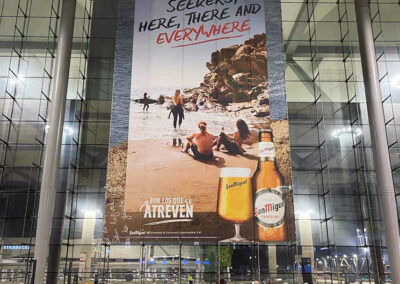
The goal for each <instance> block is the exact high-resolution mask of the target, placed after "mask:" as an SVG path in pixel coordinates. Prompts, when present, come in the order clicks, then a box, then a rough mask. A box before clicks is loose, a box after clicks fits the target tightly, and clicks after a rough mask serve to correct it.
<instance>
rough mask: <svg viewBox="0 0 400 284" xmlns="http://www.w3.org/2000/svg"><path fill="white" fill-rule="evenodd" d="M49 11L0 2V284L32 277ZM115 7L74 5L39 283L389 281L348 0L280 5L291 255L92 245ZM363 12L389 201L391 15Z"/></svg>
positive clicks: (391, 11) (393, 109)
mask: <svg viewBox="0 0 400 284" xmlns="http://www.w3.org/2000/svg"><path fill="white" fill-rule="evenodd" d="M61 3H62V1H61V0H0V88H1V89H0V108H1V112H2V113H1V117H0V282H5V283H31V276H32V273H33V270H34V269H33V268H34V263H33V262H32V259H33V251H34V245H35V231H36V219H37V211H38V208H37V207H38V204H39V203H38V198H39V191H40V178H41V171H42V166H43V164H42V160H43V150H44V148H45V145H46V131H47V129H46V125H47V121H48V112H49V105H50V103H51V98H52V82H53V76H54V64H55V58H56V56H57V50H56V40H57V35H58V33H59V15H60V9H61ZM124 3H126V2H125V1H122V0H120V1H117V0H108V1H105V0H78V1H77V9H76V19H75V28H74V38H73V50H72V58H71V69H70V74H69V85H68V97H67V108H66V113H65V123H64V136H63V145H62V156H61V165H60V174H59V176H58V179H57V201H56V209H55V215H54V219H53V228H52V237H51V244H50V255H49V265H48V273H47V278H48V279H53V281H54V282H52V283H55V282H56V281H58V282H60V283H61V282H66V283H72V282H71V281H74V282H73V283H87V282H88V281H96V280H97V279H98V280H99V281H100V282H107V283H116V282H121V281H128V282H140V283H142V282H158V283H176V282H179V283H181V282H188V281H189V280H190V279H191V278H193V281H194V282H196V283H200V282H201V283H203V282H209V283H211V282H215V281H218V279H219V278H220V277H223V278H224V279H225V280H226V281H227V282H232V281H239V282H250V281H263V282H264V283H306V282H307V281H308V282H310V281H309V280H307V279H305V278H304V279H303V275H302V270H301V269H302V266H301V264H302V262H303V264H304V262H305V261H307V259H309V262H310V268H311V270H310V272H311V273H310V274H306V275H305V276H304V277H311V278H313V280H314V283H351V281H353V280H354V281H358V282H359V283H361V281H362V283H379V282H378V279H380V281H381V282H380V283H385V282H390V269H391V268H390V266H389V263H388V257H387V252H386V247H385V246H386V244H385V239H384V236H383V228H382V216H381V213H380V208H379V205H378V200H377V190H376V180H375V176H374V175H375V173H374V162H373V155H372V148H371V137H370V131H369V122H368V114H367V105H366V99H365V92H364V81H363V75H362V67H361V59H360V52H359V43H358V34H357V24H356V18H355V8H354V1H347V0H340V1H331V0H320V1H317V0H315V1H295V0H294V1H288V0H282V3H281V5H282V18H283V19H282V20H283V36H284V52H285V56H286V62H285V63H286V65H285V74H286V87H287V98H288V108H289V122H290V141H291V153H292V154H291V156H292V167H293V188H294V206H295V215H296V232H297V241H296V242H295V243H285V244H279V245H266V244H257V243H254V244H250V245H234V246H233V245H216V244H212V243H202V242H201V241H199V242H194V243H192V244H188V243H180V242H179V241H171V242H168V243H157V244H154V243H151V244H150V243H141V244H138V243H130V242H129V240H123V241H122V242H120V243H119V244H115V245H110V244H106V243H103V242H102V231H103V208H104V203H105V198H106V197H105V188H104V187H105V183H106V167H107V155H108V140H109V127H110V116H111V99H112V90H113V68H114V53H115V52H114V51H115V42H116V37H117V26H118V9H119V6H121V7H122V8H123V5H124ZM370 10H371V17H372V26H373V32H374V42H375V48H376V60H377V62H378V67H379V76H380V84H381V90H382V100H383V101H382V103H383V106H384V112H385V122H386V133H387V139H388V145H389V152H390V159H391V166H392V172H393V178H394V182H395V190H396V199H398V198H399V193H400V160H399V148H398V147H399V145H398V134H397V132H398V130H400V128H399V123H400V122H399V121H400V117H399V115H400V108H399V105H400V104H399V103H400V73H399V71H398V70H400V50H399V46H400V34H399V32H398V31H399V30H400V29H399V25H400V5H399V3H398V2H397V1H392V0H373V1H371V2H370ZM399 210H400V207H399V206H398V211H399ZM302 259H303V260H302ZM57 267H58V270H57ZM304 267H306V268H307V266H303V268H304ZM75 281H77V282H75ZM340 281H341V282H340ZM346 281H347V282H346Z"/></svg>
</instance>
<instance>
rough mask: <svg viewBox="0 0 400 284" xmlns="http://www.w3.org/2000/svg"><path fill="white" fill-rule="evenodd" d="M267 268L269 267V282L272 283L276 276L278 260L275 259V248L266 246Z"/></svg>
mask: <svg viewBox="0 0 400 284" xmlns="http://www.w3.org/2000/svg"><path fill="white" fill-rule="evenodd" d="M268 267H269V271H268V272H269V277H268V278H269V281H271V282H274V280H275V279H276V278H277V276H278V273H277V272H278V269H277V267H278V260H277V257H276V246H275V245H268Z"/></svg>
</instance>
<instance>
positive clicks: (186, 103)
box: [104, 0, 295, 243]
mask: <svg viewBox="0 0 400 284" xmlns="http://www.w3.org/2000/svg"><path fill="white" fill-rule="evenodd" d="M279 8H280V7H279V5H276V4H275V5H271V7H266V6H265V4H264V1H257V0H169V1H167V0H152V1H149V0H136V1H135V3H134V17H133V19H134V20H133V23H132V25H133V27H132V34H133V37H127V39H126V40H125V41H121V39H120V41H119V44H120V45H123V44H126V42H127V41H129V40H130V41H131V45H129V44H127V45H126V46H122V47H121V46H119V47H118V44H117V51H116V57H117V58H118V54H119V52H121V54H124V52H125V54H126V53H127V52H131V57H130V60H129V59H128V60H122V59H121V58H122V57H120V60H117V62H116V72H115V76H116V78H115V79H116V82H117V83H116V85H115V88H114V89H115V90H114V95H113V112H112V125H111V137H110V139H111V141H112V142H111V147H110V150H109V161H108V174H107V190H106V194H107V199H106V212H105V214H106V223H105V226H104V238H105V240H106V241H109V242H124V241H127V240H129V241H149V240H165V241H168V240H174V239H175V240H178V239H179V240H180V241H184V240H193V239H197V240H204V241H225V242H235V243H240V242H250V241H260V242H284V241H294V240H295V228H294V214H293V198H292V191H291V183H292V180H291V168H290V147H289V130H288V121H287V106H286V99H285V91H284V89H285V86H284V80H283V78H284V75H283V67H282V66H283V65H282V64H283V61H282V58H283V56H282V38H281V30H280V29H278V31H276V30H274V29H271V28H268V22H267V24H266V17H267V16H268V15H266V13H268V14H270V15H272V18H271V19H270V20H276V21H280V9H279ZM125 14H126V11H125ZM128 16H129V15H128ZM131 16H132V15H131ZM272 24H273V23H272ZM119 28H120V27H119ZM269 30H271V35H270V34H269V33H268V31H269ZM123 31H124V32H121V33H120V34H119V36H120V37H121V35H124V34H126V32H127V31H129V29H127V28H126V27H124V30H123ZM268 41H271V44H268ZM269 52H271V54H269ZM127 58H129V57H127ZM270 58H271V62H269V60H270ZM127 62H128V63H129V64H128V63H127ZM118 64H121V65H123V64H127V66H129V68H131V69H130V70H129V71H130V72H126V69H127V68H126V67H125V69H124V68H121V69H118V67H119V66H117V65H118ZM119 70H120V71H119ZM124 70H125V71H124ZM127 76H129V78H127ZM122 78H125V79H122ZM126 81H129V82H130V84H128V85H129V86H130V90H129V101H128V103H127V100H123V99H122V98H123V97H124V96H125V98H126V96H127V94H126V92H125V93H123V92H121V89H122V88H123V87H121V86H122V85H118V82H121V83H120V84H126ZM118 92H120V93H121V96H119V93H118ZM124 117H125V118H126V119H124ZM116 136H117V138H115V137H116Z"/></svg>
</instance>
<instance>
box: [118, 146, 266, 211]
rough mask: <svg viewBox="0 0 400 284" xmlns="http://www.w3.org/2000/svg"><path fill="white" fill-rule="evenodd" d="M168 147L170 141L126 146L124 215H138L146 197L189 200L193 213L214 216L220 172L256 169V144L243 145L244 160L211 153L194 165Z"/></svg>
mask: <svg viewBox="0 0 400 284" xmlns="http://www.w3.org/2000/svg"><path fill="white" fill-rule="evenodd" d="M171 144H172V140H171V139H145V140H131V141H129V142H128V155H127V178H126V188H125V211H126V212H139V211H140V207H141V206H142V204H143V203H144V202H145V201H146V200H148V199H149V198H150V197H182V198H185V199H192V201H193V203H194V204H195V206H194V212H215V210H216V208H217V194H218V180H219V173H220V168H222V167H245V168H250V169H251V170H252V173H254V171H255V170H256V168H257V151H258V148H257V144H253V145H251V146H249V145H244V149H245V150H246V153H245V156H241V155H230V154H228V153H227V152H225V151H224V150H221V151H214V156H215V158H214V160H213V161H196V160H194V159H193V157H192V155H190V154H185V153H182V152H181V151H180V150H181V148H180V147H177V146H176V147H174V146H172V145H171ZM189 153H191V151H190V150H189Z"/></svg>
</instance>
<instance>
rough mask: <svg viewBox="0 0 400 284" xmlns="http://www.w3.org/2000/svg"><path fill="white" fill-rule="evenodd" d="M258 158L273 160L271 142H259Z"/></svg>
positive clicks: (273, 152) (273, 151) (273, 154)
mask: <svg viewBox="0 0 400 284" xmlns="http://www.w3.org/2000/svg"><path fill="white" fill-rule="evenodd" d="M258 156H259V157H260V158H262V159H274V158H275V150H274V143H273V142H259V143H258Z"/></svg>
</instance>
